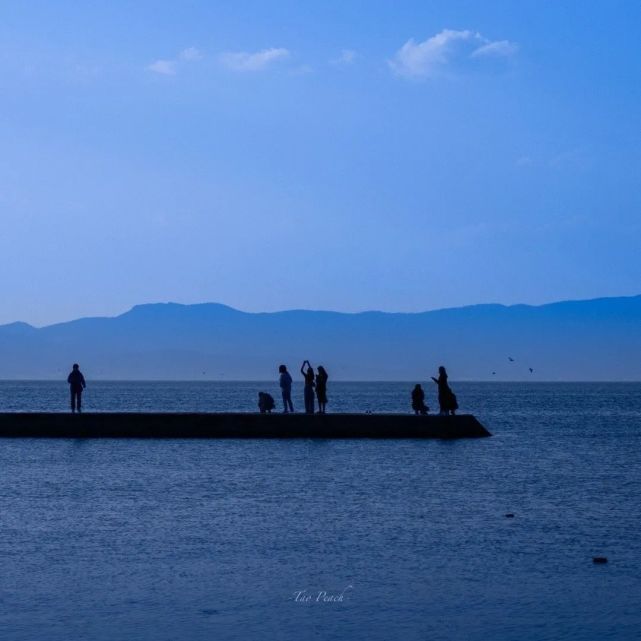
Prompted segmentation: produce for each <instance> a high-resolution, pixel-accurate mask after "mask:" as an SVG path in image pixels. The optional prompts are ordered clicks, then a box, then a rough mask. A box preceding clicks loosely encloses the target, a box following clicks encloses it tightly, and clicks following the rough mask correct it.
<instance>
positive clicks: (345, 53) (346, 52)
mask: <svg viewBox="0 0 641 641" xmlns="http://www.w3.org/2000/svg"><path fill="white" fill-rule="evenodd" d="M357 57H358V54H357V53H356V52H355V51H354V50H353V49H343V50H342V51H341V55H340V56H338V58H334V60H330V62H331V63H332V64H333V65H353V64H354V63H355V62H356V58H357Z"/></svg>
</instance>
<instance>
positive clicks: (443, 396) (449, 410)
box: [432, 365, 458, 416]
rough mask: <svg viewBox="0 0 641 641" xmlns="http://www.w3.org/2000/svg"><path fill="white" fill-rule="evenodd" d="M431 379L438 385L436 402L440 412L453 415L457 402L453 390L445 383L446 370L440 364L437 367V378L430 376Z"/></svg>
mask: <svg viewBox="0 0 641 641" xmlns="http://www.w3.org/2000/svg"><path fill="white" fill-rule="evenodd" d="M432 380H433V381H434V382H435V383H436V384H437V385H438V404H439V408H440V410H441V411H440V413H441V414H452V416H454V414H456V410H457V409H458V403H457V402H456V396H455V395H454V392H453V391H452V390H451V389H450V386H449V385H448V384H447V372H446V371H445V368H444V367H443V366H442V365H441V366H440V367H439V368H438V378H434V377H433V376H432Z"/></svg>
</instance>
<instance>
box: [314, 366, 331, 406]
mask: <svg viewBox="0 0 641 641" xmlns="http://www.w3.org/2000/svg"><path fill="white" fill-rule="evenodd" d="M316 371H317V372H318V373H317V374H316V398H317V400H318V413H319V414H325V406H326V405H327V379H328V378H329V376H328V375H327V372H326V371H325V368H324V367H323V366H322V365H319V366H318V367H317V368H316Z"/></svg>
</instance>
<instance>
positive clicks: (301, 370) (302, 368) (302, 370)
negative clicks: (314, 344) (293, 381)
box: [300, 361, 309, 376]
mask: <svg viewBox="0 0 641 641" xmlns="http://www.w3.org/2000/svg"><path fill="white" fill-rule="evenodd" d="M305 363H309V361H303V364H302V365H301V366H300V373H301V374H302V375H303V376H305V369H304V368H305Z"/></svg>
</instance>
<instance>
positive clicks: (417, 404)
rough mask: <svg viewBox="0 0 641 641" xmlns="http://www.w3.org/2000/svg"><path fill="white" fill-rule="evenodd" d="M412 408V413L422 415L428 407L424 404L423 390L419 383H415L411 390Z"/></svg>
mask: <svg viewBox="0 0 641 641" xmlns="http://www.w3.org/2000/svg"><path fill="white" fill-rule="evenodd" d="M412 409H413V410H414V414H416V415H417V416H418V415H419V414H420V415H421V416H424V415H425V414H427V411H428V410H429V409H430V408H429V407H428V406H427V405H425V392H424V391H423V388H422V387H421V386H420V384H419V383H417V384H416V385H415V386H414V389H413V390H412Z"/></svg>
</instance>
